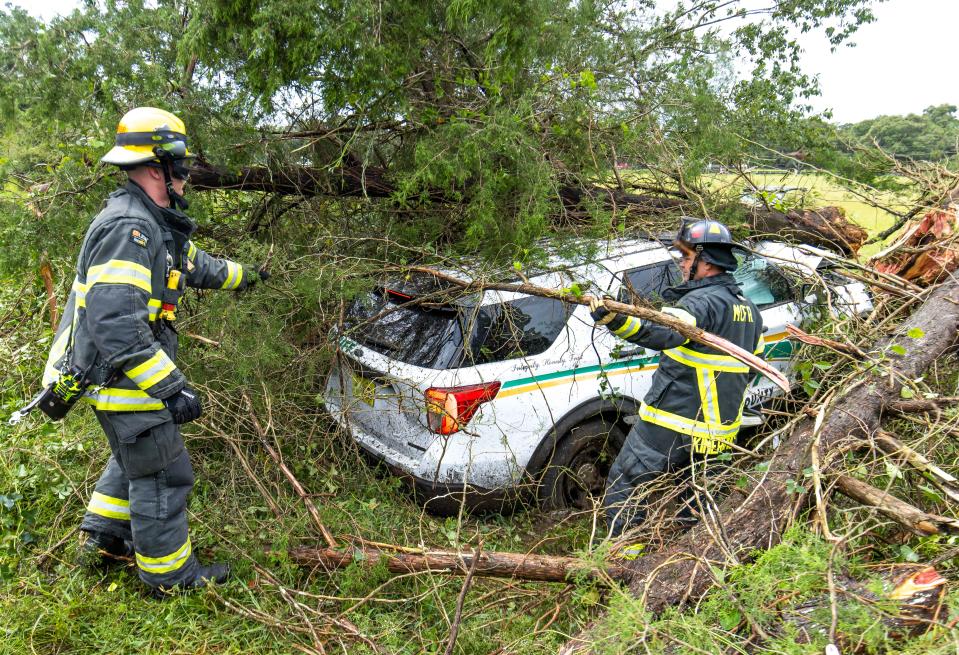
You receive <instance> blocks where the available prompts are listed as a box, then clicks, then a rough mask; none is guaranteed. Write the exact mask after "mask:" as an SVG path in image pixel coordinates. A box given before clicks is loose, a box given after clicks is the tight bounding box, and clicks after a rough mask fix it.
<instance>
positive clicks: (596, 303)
mask: <svg viewBox="0 0 959 655" xmlns="http://www.w3.org/2000/svg"><path fill="white" fill-rule="evenodd" d="M589 315H590V316H591V317H592V319H593V320H594V321H596V325H606V324H607V323H609V322H610V321H611V320H613V319H614V318H616V314H615V312H611V311H609V310H608V309H606V302H605V301H604V299H603V298H595V297H594V298H591V299H590V301H589Z"/></svg>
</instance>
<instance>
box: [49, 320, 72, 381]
mask: <svg viewBox="0 0 959 655" xmlns="http://www.w3.org/2000/svg"><path fill="white" fill-rule="evenodd" d="M70 332H71V330H70V328H67V329H66V330H64V331H63V333H62V334H61V335H60V336H58V337H57V338H56V340H55V341H54V342H53V345H52V346H51V347H50V355H49V356H48V357H47V363H46V365H45V366H44V367H43V386H47V385H48V384H52V383H54V382H56V381H57V380H59V379H60V371H58V370H57V368H56V366H54V364H56V363H57V362H58V361H60V358H61V357H63V355H64V353H66V352H67V344H68V343H69V342H70Z"/></svg>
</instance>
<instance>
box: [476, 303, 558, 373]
mask: <svg viewBox="0 0 959 655" xmlns="http://www.w3.org/2000/svg"><path fill="white" fill-rule="evenodd" d="M572 310H573V308H572V307H571V306H569V305H567V304H566V303H564V302H562V301H559V300H553V299H551V298H539V297H534V296H530V297H528V298H520V299H518V300H512V301H510V302H505V303H501V304H497V305H486V306H484V307H482V308H481V310H480V319H479V320H478V321H477V323H476V328H477V330H476V331H475V332H474V334H475V336H476V338H475V339H473V342H472V344H471V348H472V354H473V360H474V361H475V363H476V364H487V363H490V362H501V361H504V360H507V359H514V358H516V357H531V356H533V355H539V354H541V353H543V352H545V351H546V350H548V349H549V347H550V346H552V345H553V342H554V341H556V337H558V336H559V333H560V332H561V331H562V330H563V328H564V327H565V326H566V321H568V320H569V316H570V314H571V313H572Z"/></svg>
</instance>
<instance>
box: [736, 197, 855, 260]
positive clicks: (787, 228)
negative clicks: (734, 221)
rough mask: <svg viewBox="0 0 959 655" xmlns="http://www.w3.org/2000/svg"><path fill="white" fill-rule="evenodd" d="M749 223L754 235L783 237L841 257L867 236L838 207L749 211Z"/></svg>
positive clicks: (851, 251) (850, 252)
mask: <svg viewBox="0 0 959 655" xmlns="http://www.w3.org/2000/svg"><path fill="white" fill-rule="evenodd" d="M749 220H750V223H751V226H750V227H751V233H752V234H753V235H754V236H761V235H764V234H766V235H769V236H770V237H772V238H779V239H781V238H783V237H786V238H789V239H792V240H794V241H797V242H798V243H805V244H809V245H813V246H820V247H823V248H828V249H830V250H839V251H840V252H842V253H843V254H844V255H854V254H856V253H857V252H858V251H859V248H860V247H861V246H862V244H863V243H864V242H865V241H866V237H867V236H868V233H867V232H866V230H864V229H862V228H861V227H859V226H858V225H854V224H853V223H850V222H849V221H847V220H846V217H845V216H844V215H843V213H842V211H841V210H840V209H839V208H838V207H822V208H820V209H793V210H790V211H788V212H779V211H775V210H771V209H760V208H752V209H751V210H750V216H749Z"/></svg>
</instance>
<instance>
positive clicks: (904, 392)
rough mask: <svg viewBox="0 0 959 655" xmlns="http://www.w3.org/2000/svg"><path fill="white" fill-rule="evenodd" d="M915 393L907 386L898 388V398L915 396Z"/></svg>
mask: <svg viewBox="0 0 959 655" xmlns="http://www.w3.org/2000/svg"><path fill="white" fill-rule="evenodd" d="M915 395H916V392H915V391H913V390H912V389H910V388H909V387H903V388H902V389H900V390H899V397H900V398H913V397H915Z"/></svg>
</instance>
